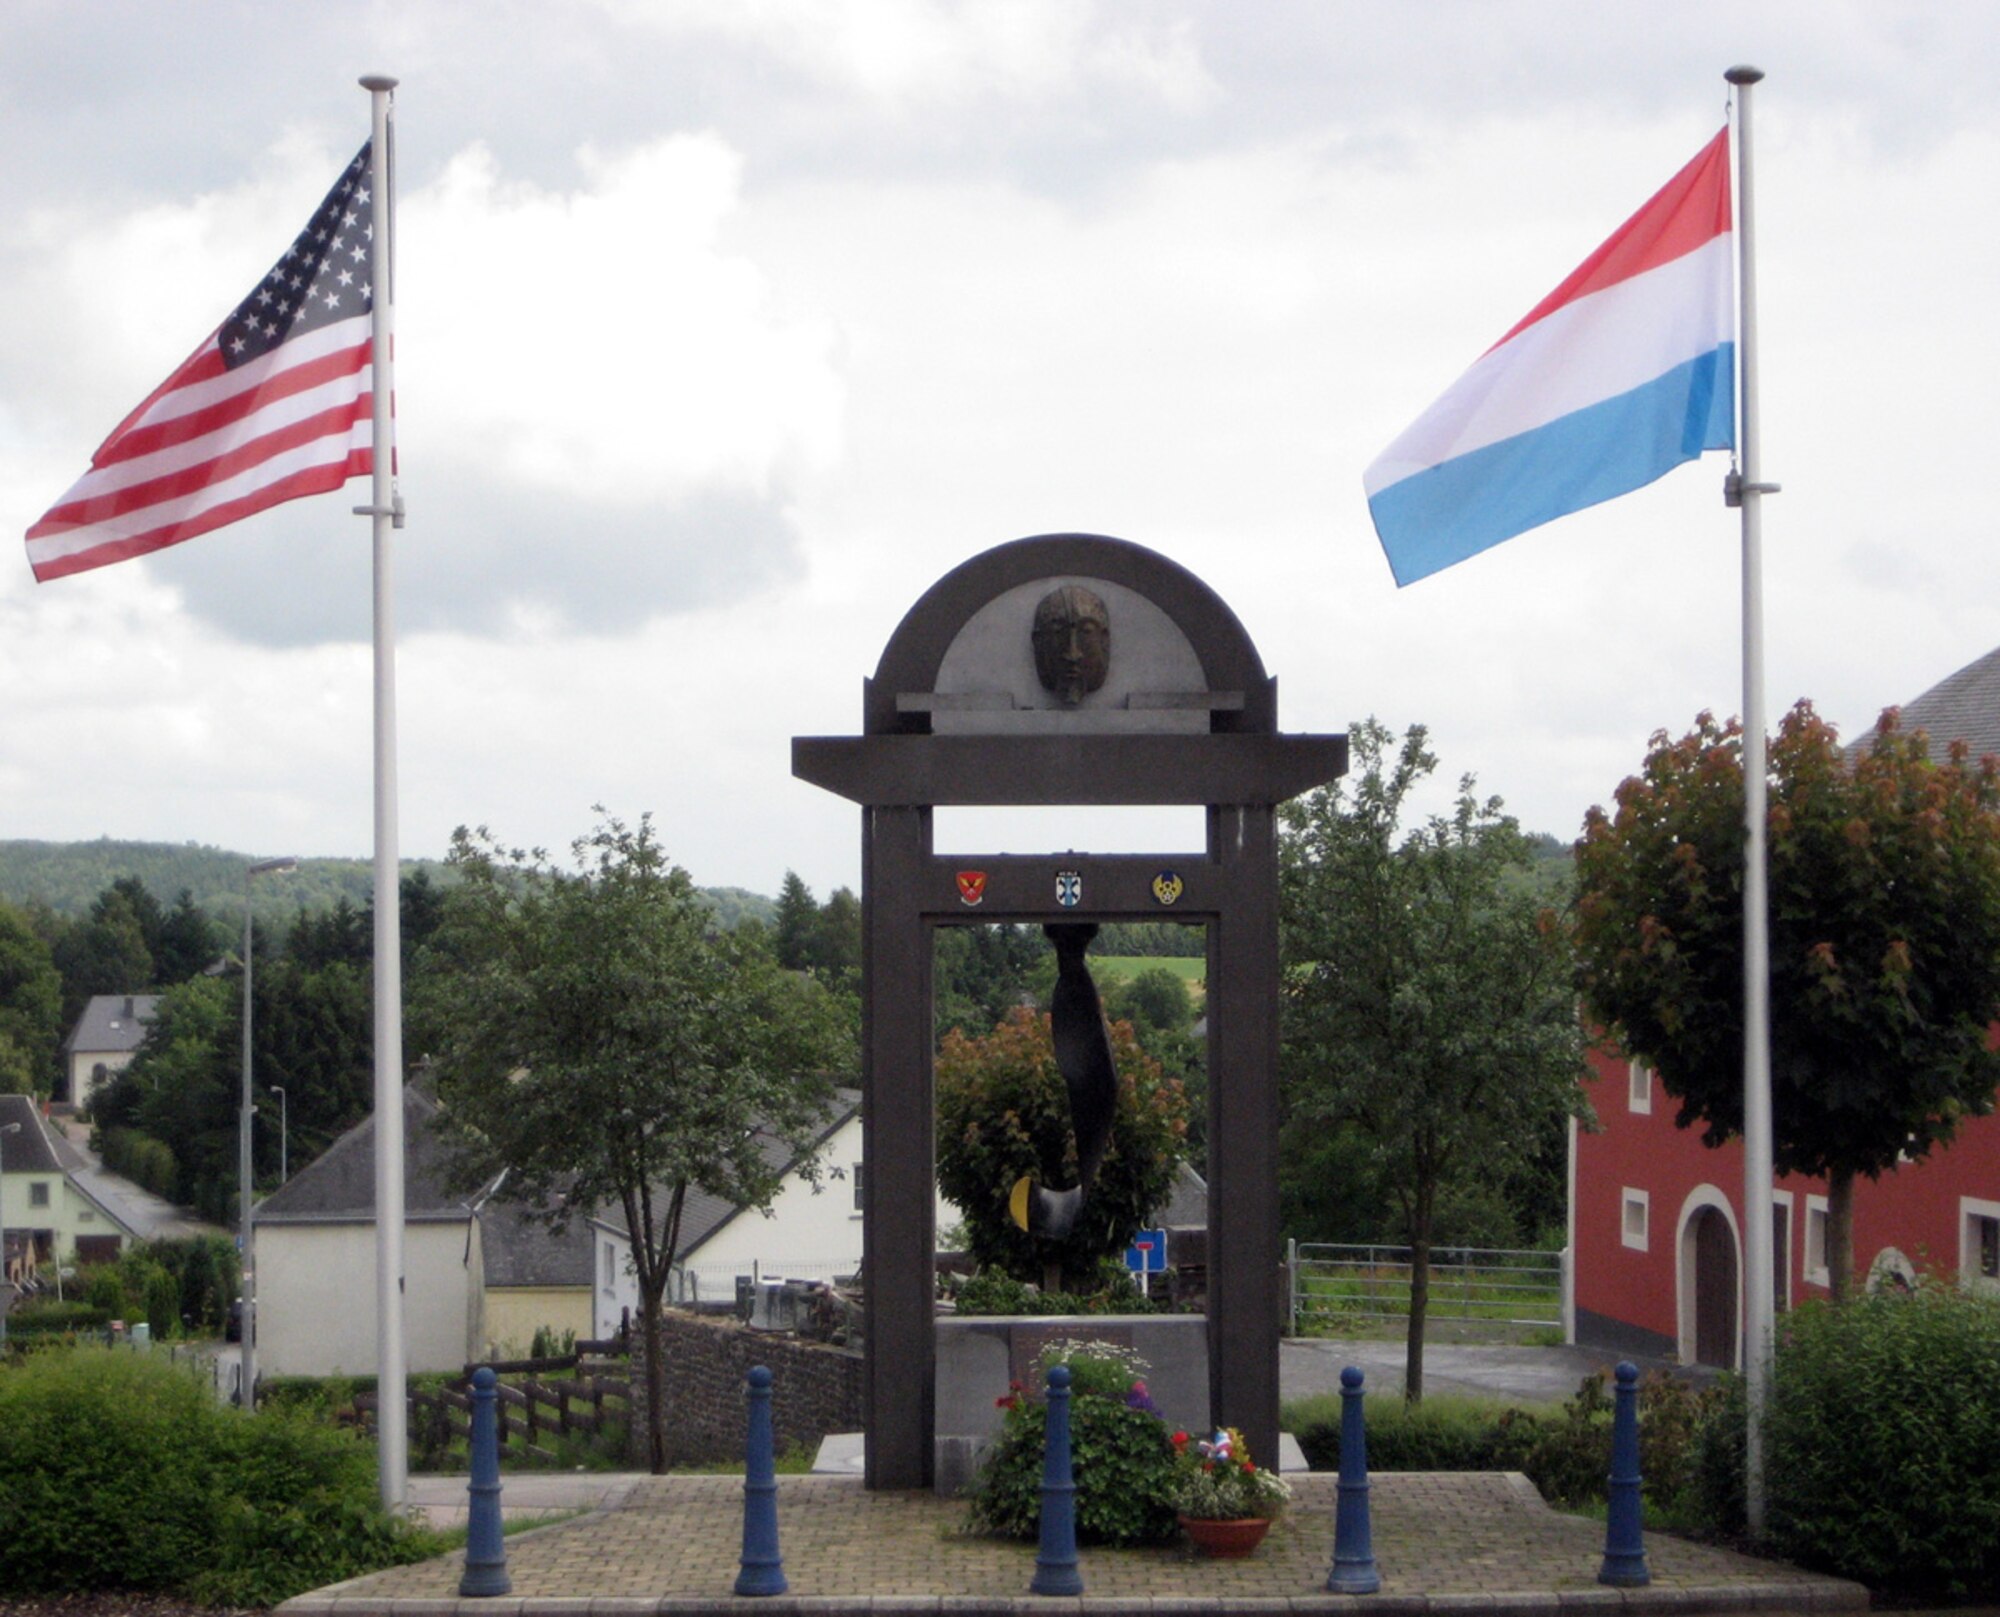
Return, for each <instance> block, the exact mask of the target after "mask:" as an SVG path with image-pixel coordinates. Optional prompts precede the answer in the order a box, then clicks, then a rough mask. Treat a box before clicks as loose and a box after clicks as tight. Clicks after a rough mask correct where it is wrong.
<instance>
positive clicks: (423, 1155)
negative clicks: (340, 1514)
mask: <svg viewBox="0 0 2000 1617" xmlns="http://www.w3.org/2000/svg"><path fill="white" fill-rule="evenodd" d="M437 1115H438V1105H437V1102H436V1101H434V1100H432V1099H431V1098H430V1097H429V1096H428V1095H426V1094H424V1093H423V1092H422V1091H421V1090H419V1089H416V1088H414V1087H407V1086H406V1087H405V1088H404V1090H403V1146H404V1158H403V1161H404V1168H403V1205H404V1229H403V1262H404V1298H403V1322H404V1331H405V1337H406V1353H407V1356H408V1364H409V1368H410V1370H411V1371H412V1372H413V1373H417V1372H424V1371H433V1370H458V1369H460V1368H462V1367H463V1366H464V1365H466V1364H468V1363H470V1362H473V1361H476V1360H479V1359H487V1358H513V1357H518V1356H519V1355H521V1354H524V1353H525V1352H526V1351H527V1349H528V1347H529V1345H530V1344H531V1343H532V1341H533V1339H534V1334H535V1331H536V1329H537V1328H538V1327H540V1326H544V1325H546V1326H548V1327H550V1328H551V1329H553V1330H556V1331H558V1332H560V1331H563V1330H571V1331H575V1332H576V1334H577V1335H579V1336H582V1335H583V1334H585V1332H586V1331H587V1329H588V1321H589V1317H590V1272H591V1271H590V1259H591V1244H590V1237H589V1235H588V1233H587V1231H586V1230H585V1228H584V1224H583V1221H582V1220H581V1219H579V1220H577V1221H576V1223H575V1224H574V1225H572V1226H571V1228H570V1230H569V1233H568V1234H567V1235H566V1236H563V1237H557V1236H554V1235H551V1234H550V1233H549V1231H548V1229H547V1227H546V1225H545V1223H543V1222H542V1221H541V1220H539V1219H538V1218H536V1217H534V1216H533V1215H532V1213H530V1212H529V1211H527V1210H524V1209H523V1208H522V1207H520V1206H519V1205H518V1204H516V1203H511V1202H508V1201H507V1200H506V1199H505V1198H504V1197H503V1196H501V1195H499V1194H498V1192H500V1191H501V1190H502V1189H503V1186H502V1183H501V1181H502V1180H504V1179H505V1177H506V1176H505V1175H504V1174H503V1175H501V1176H500V1178H499V1179H496V1180H495V1181H494V1182H493V1183H492V1184H489V1185H487V1186H486V1187H484V1188H483V1189H482V1190H480V1191H478V1192H475V1193H473V1194H471V1195H466V1194H463V1193H461V1192H458V1191H455V1190H453V1189H451V1188H450V1184H449V1181H448V1179H447V1176H446V1171H445V1169H446V1161H447V1156H446V1150H445V1145H444V1142H443V1140H442V1138H441V1137H440V1135H439V1132H438V1130H437V1128H436V1126H435V1124H436V1118H437ZM256 1225H257V1257H256V1268H257V1358H258V1370H259V1373H260V1374H261V1375H269V1376H293V1375H299V1376H327V1375H369V1374H373V1373H374V1370H375V1356H376V1345H375V1325H376V1318H377V1309H376V1297H375V1120H374V1119H373V1118H372V1117H370V1118H369V1119H367V1120H366V1121H364V1122H362V1123H360V1124H357V1125H356V1126H355V1127H354V1128H352V1129H349V1130H348V1131H347V1133H345V1134H343V1135H342V1136H341V1137H340V1138H339V1139H338V1140H336V1141H334V1143H333V1144H332V1145H330V1146H329V1147H327V1149H326V1151H325V1153H324V1154H323V1155H321V1156H320V1157H319V1159H318V1160H317V1161H315V1162H313V1163H311V1164H310V1165H308V1166H307V1167H305V1168H302V1169H301V1170H300V1171H299V1172H297V1173H296V1174H294V1175H293V1176H292V1177H291V1179H290V1180H289V1181H288V1182H287V1183H286V1184H285V1185H284V1186H283V1187H282V1188H280V1189H279V1190H277V1191H275V1192H274V1193H273V1194H271V1195H270V1196H268V1197H266V1198H265V1199H264V1200H263V1201H262V1202H260V1203H258V1206H257V1213H256Z"/></svg>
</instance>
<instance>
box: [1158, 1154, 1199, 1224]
mask: <svg viewBox="0 0 2000 1617" xmlns="http://www.w3.org/2000/svg"><path fill="white" fill-rule="evenodd" d="M1153 1225H1154V1227H1155V1228H1157V1229H1195V1228H1206V1227H1207V1225H1208V1181H1207V1180H1205V1179H1203V1178H1202V1176H1201V1175H1200V1174H1198V1173H1196V1172H1195V1171H1194V1169H1193V1168H1191V1167H1189V1166H1188V1165H1187V1164H1186V1163H1185V1162H1177V1163H1175V1164H1174V1183H1173V1188H1172V1189H1171V1190H1169V1191H1168V1192H1167V1200H1166V1205H1165V1206H1163V1207H1160V1208H1156V1209H1155V1210H1154V1213H1153Z"/></svg>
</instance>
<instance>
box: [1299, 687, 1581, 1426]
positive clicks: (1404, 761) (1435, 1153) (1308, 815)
mask: <svg viewBox="0 0 2000 1617" xmlns="http://www.w3.org/2000/svg"><path fill="white" fill-rule="evenodd" d="M1350 745H1351V747H1352V749H1353V759H1354V772H1353V773H1352V774H1350V775H1349V776H1348V777H1347V778H1346V779H1344V780H1341V781H1339V782H1336V783H1335V784H1333V785H1331V786H1325V787H1322V788H1320V789H1319V790H1318V791H1315V792H1313V793H1311V794H1309V795H1308V796H1306V797H1303V798H1299V799H1296V800H1294V801H1293V802H1291V803H1288V804H1286V805H1285V807H1284V808H1283V810H1282V811H1281V813H1282V827H1283V830H1282V836H1281V839H1280V843H1279V866H1278V869H1279V917H1280V927H1281V940H1282V949H1283V957H1284V963H1285V964H1284V989H1283V1002H1282V1005H1283V1018H1284V1048H1283V1053H1282V1058H1281V1059H1282V1061H1283V1072H1284V1078H1285V1086H1286V1098H1287V1105H1288V1109H1289V1112H1290V1119H1291V1121H1292V1122H1293V1123H1294V1124H1295V1125H1297V1124H1299V1123H1301V1122H1303V1123H1304V1124H1306V1125H1308V1126H1310V1125H1311V1124H1315V1123H1317V1124H1319V1125H1321V1126H1323V1127H1327V1128H1339V1127H1343V1126H1346V1125H1352V1126H1354V1127H1355V1128H1356V1129H1357V1130H1358V1131H1359V1132H1360V1134H1361V1135H1362V1136H1363V1137H1365V1138H1366V1139H1367V1141H1368V1142H1369V1144H1370V1146H1371V1148H1372V1153H1373V1156H1374V1158H1375V1166H1376V1167H1377V1170H1378V1172H1379V1175H1380V1182H1381V1183H1382V1184H1383V1185H1384V1186H1386V1187H1387V1188H1388V1190H1389V1191H1390V1193H1391V1195H1392V1196H1393V1198H1394V1200H1395V1203H1396V1205H1397V1207H1398V1209H1399V1210H1400V1212H1401V1214H1402V1233H1403V1238H1404V1240H1405V1241H1407V1242H1408V1244H1409V1246H1410V1248H1411V1286H1410V1320H1409V1348H1408V1368H1407V1371H1406V1377H1405V1386H1406V1389H1407V1395H1408V1397H1409V1399H1410V1401H1411V1402H1413V1403H1414V1402H1417V1401H1419V1400H1421V1399H1422V1397H1423V1363H1424V1353H1423V1348H1424V1321H1425V1315H1426V1312H1427V1309H1428V1306H1429V1298H1430V1258H1431V1249H1432V1246H1433V1245H1434V1244H1435V1241H1436V1236H1437V1227H1438V1214H1439V1208H1440V1203H1441V1200H1442V1199H1443V1198H1445V1197H1446V1196H1447V1194H1449V1193H1456V1194H1458V1195H1460V1196H1463V1195H1465V1194H1466V1193H1467V1189H1468V1187H1469V1186H1470V1185H1472V1184H1476V1183H1478V1182H1480V1181H1482V1180H1484V1181H1489V1182H1490V1181H1492V1180H1496V1179H1498V1178H1501V1177H1503V1176H1504V1175H1506V1174H1507V1173H1509V1172H1510V1171H1512V1170H1514V1169H1515V1168H1517V1167H1518V1166H1519V1165H1520V1164H1522V1163H1524V1162H1527V1161H1529V1160H1531V1159H1532V1158H1533V1157H1534V1156H1535V1155H1536V1154H1537V1153H1538V1152H1539V1151H1541V1150H1542V1149H1543V1147H1544V1145H1545V1143H1546V1141H1547V1140H1548V1138H1549V1137H1550V1136H1551V1134H1553V1133H1556V1132H1559V1131H1560V1130H1561V1129H1562V1128H1563V1127H1564V1124H1565V1120H1566V1119H1567V1118H1568V1117H1569V1116H1570V1114H1571V1113H1572V1112H1574V1111H1576V1110H1578V1109H1579V1108H1581V1106H1582V1105H1583V1099H1582V1093H1583V1092H1582V1085H1581V1080H1582V1078H1583V1076H1584V1073H1585V1066H1584V1044H1583V1034H1582V1030H1581V1028H1580V1027H1579V1025H1578V1022H1577V1017H1576V1009H1575V1003H1574V1001H1573V999H1572V997H1571V989H1570V959H1569V954H1568V951H1567V949H1566V947H1565V943H1566V938H1565V935H1564V932H1563V929H1562V925H1561V922H1560V919H1559V917H1558V916H1557V915H1556V914H1555V913H1554V912H1553V911H1551V910H1550V909H1549V908H1548V907H1547V906H1546V905H1545V904H1544V902H1543V901H1542V899H1541V898H1540V897H1539V896H1538V894H1537V893H1536V891H1535V890H1534V888H1533V886H1532V885H1531V883H1530V882H1529V881H1528V879H1527V874H1526V873H1527V870H1528V867H1529V865H1530V863H1531V859H1530V855H1529V851H1528V847H1527V843H1526V840H1525V839H1524V838H1523V837H1522V835H1521V832H1520V829H1519V827H1518V826H1516V824H1515V823H1514V821H1513V820H1512V819H1511V818H1510V817H1508V816H1506V815H1504V814H1503V813H1502V812H1501V805H1500V802H1499V799H1497V798H1489V799H1486V800H1484V801H1481V800H1479V799H1478V798H1475V797H1474V795H1473V780H1472V777H1470V776H1465V777H1463V778H1462V779H1461V780H1460V782H1459V790H1458V795H1457V798H1456V800H1455V801H1454V803H1453V805H1452V808H1451V811H1450V812H1449V813H1448V814H1443V815H1434V816H1432V817H1430V818H1429V819H1427V820H1426V821H1425V822H1424V823H1423V824H1421V825H1418V826H1416V827H1414V828H1410V829H1407V830H1406V829H1405V828H1404V825H1403V820H1404V817H1405V814H1406V813H1407V811H1408V808H1409V802H1410V797H1411V794H1412V792H1414V791H1415V790H1416V788H1417V787H1418V786H1419V785H1420V784H1421V783H1422V782H1423V781H1424V780H1425V779H1426V778H1428V777H1429V775H1430V774H1431V772H1432V771H1433V770H1434V769H1435V768H1436V767H1437V759H1436V757H1435V756H1434V755H1433V754H1432V753H1431V751H1430V749H1429V747H1428V745H1427V739H1426V733H1425V731H1424V729H1423V727H1422V726H1421V725H1413V726H1412V727H1411V728H1410V729H1409V731H1408V732H1407V733H1406V734H1405V735H1404V737H1403V740H1402V743H1401V745H1400V747H1398V746H1397V744H1396V739H1395V737H1394V736H1393V735H1392V734H1391V733H1390V731H1389V730H1388V729H1387V728H1386V727H1385V726H1383V725H1382V724H1380V723H1379V722H1377V721H1376V720H1374V719H1370V720H1368V721H1367V722H1366V723H1363V724H1358V725H1356V726H1354V728H1353V730H1352V731H1351V732H1350Z"/></svg>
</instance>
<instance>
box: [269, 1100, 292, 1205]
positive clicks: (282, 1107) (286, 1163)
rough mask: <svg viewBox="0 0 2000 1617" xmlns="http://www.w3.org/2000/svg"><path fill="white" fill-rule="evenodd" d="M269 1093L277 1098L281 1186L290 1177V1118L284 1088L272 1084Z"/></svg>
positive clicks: (279, 1177) (279, 1176)
mask: <svg viewBox="0 0 2000 1617" xmlns="http://www.w3.org/2000/svg"><path fill="white" fill-rule="evenodd" d="M271 1093H272V1094H274V1095H276V1096H277V1097H278V1183H279V1184H281V1185H282V1184H283V1183H284V1182H285V1181H286V1180H287V1179H289V1178H291V1177H292V1117H291V1111H290V1109H289V1107H288V1106H287V1105H286V1102H285V1086H284V1085H283V1084H273V1085H272V1086H271Z"/></svg>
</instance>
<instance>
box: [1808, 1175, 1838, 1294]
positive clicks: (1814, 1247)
mask: <svg viewBox="0 0 2000 1617" xmlns="http://www.w3.org/2000/svg"><path fill="white" fill-rule="evenodd" d="M1805 1267H1806V1284H1808V1285H1812V1286H1826V1285H1831V1284H1832V1281H1831V1279H1830V1277H1829V1276H1828V1275H1827V1272H1826V1198H1825V1197H1824V1196H1808V1197H1807V1198H1806V1266H1805Z"/></svg>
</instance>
